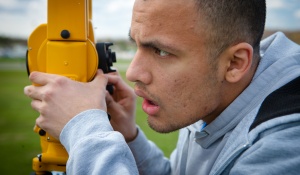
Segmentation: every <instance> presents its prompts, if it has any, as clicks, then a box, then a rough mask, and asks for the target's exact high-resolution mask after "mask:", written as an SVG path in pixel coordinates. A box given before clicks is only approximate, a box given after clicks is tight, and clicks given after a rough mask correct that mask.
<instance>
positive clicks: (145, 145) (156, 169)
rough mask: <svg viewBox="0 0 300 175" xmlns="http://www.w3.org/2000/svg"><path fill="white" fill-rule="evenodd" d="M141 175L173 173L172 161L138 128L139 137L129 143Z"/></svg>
mask: <svg viewBox="0 0 300 175" xmlns="http://www.w3.org/2000/svg"><path fill="white" fill-rule="evenodd" d="M128 145H129V147H130V149H131V151H132V153H133V156H134V158H135V161H136V163H137V166H138V170H139V173H140V174H143V175H147V174H149V175H153V174H160V175H168V174H170V173H171V166H170V161H169V160H168V159H167V158H165V157H164V154H163V152H162V151H161V150H160V149H159V148H158V147H157V146H156V145H155V144H154V143H153V142H151V141H150V140H148V139H147V138H146V136H145V134H144V133H143V131H142V130H141V129H140V128H138V135H137V137H136V138H135V140H133V141H132V142H130V143H128Z"/></svg>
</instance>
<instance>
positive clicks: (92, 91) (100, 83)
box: [24, 71, 107, 138]
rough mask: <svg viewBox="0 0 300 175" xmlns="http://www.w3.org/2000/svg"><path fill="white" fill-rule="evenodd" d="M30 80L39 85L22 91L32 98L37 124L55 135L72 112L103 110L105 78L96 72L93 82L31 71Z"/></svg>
mask: <svg viewBox="0 0 300 175" xmlns="http://www.w3.org/2000/svg"><path fill="white" fill-rule="evenodd" d="M29 79H30V81H31V82H32V83H33V84H38V86H34V85H31V86H26V87H25V88H24V93H25V95H27V96H28V97H30V98H31V99H32V102H31V106H32V108H33V109H35V110H36V111H38V112H39V113H40V116H39V117H38V118H37V119H36V124H37V126H39V127H40V128H42V129H43V130H45V131H47V132H48V133H49V134H50V135H52V136H53V137H55V138H59V135H60V133H61V131H62V129H63V127H64V126H65V125H66V124H67V122H68V121H69V120H71V119H72V118H73V117H74V116H75V115H77V114H79V113H80V112H83V111H85V110H88V109H101V110H104V111H106V103H105V94H106V89H105V87H106V84H107V78H106V77H105V76H104V74H103V73H102V72H101V71H98V72H97V75H96V77H95V78H94V80H93V81H92V82H89V83H82V82H76V81H73V80H71V79H69V78H66V77H63V76H60V75H54V74H47V73H41V72H32V73H31V74H30V76H29Z"/></svg>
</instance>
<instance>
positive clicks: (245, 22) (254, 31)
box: [196, 0, 266, 58]
mask: <svg viewBox="0 0 300 175" xmlns="http://www.w3.org/2000/svg"><path fill="white" fill-rule="evenodd" d="M196 2H197V8H198V10H199V14H200V15H201V16H200V17H201V18H203V19H204V23H205V28H207V30H205V31H207V35H208V37H209V39H208V40H209V41H207V43H208V47H210V48H209V49H210V54H211V55H214V56H215V57H216V56H218V55H219V54H220V53H222V52H223V51H224V50H225V49H226V48H228V47H229V46H230V45H233V44H237V43H239V42H247V43H249V44H250V45H252V47H253V49H254V57H257V58H260V55H259V47H260V40H261V38H262V35H263V32H264V28H265V21H266V0H196Z"/></svg>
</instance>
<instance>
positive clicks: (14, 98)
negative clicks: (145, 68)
mask: <svg viewBox="0 0 300 175" xmlns="http://www.w3.org/2000/svg"><path fill="white" fill-rule="evenodd" d="M121 64H122V66H123V67H124V64H128V61H120V63H118V64H115V65H116V67H118V66H120V67H121ZM23 66H24V67H23ZM119 70H120V73H121V75H122V76H123V77H124V75H125V71H124V70H122V69H121V68H120V69H119ZM28 84H30V82H29V81H28V78H27V73H26V71H25V61H24V59H15V60H8V59H0V157H1V161H0V162H1V163H0V171H1V173H0V174H3V175H28V174H30V172H32V169H31V166H32V158H33V157H35V156H36V155H37V154H38V153H40V145H39V136H38V135H37V134H36V133H34V132H33V130H32V129H33V126H34V124H35V119H36V117H37V116H38V113H37V112H35V111H34V110H32V109H31V107H30V99H28V98H27V97H26V96H25V95H24V94H23V88H24V86H26V85H28ZM137 124H138V125H139V126H140V127H141V128H142V129H143V131H144V132H145V134H146V135H147V137H148V138H149V139H150V140H152V141H154V142H155V143H156V144H157V145H158V146H159V147H160V148H161V149H162V150H163V152H164V154H165V156H167V157H169V155H170V153H171V152H172V150H173V149H174V148H175V146H176V141H177V135H178V133H177V132H175V133H171V134H158V133H156V132H154V131H152V130H151V129H150V128H149V127H148V125H147V120H146V115H145V114H144V112H143V111H142V109H141V99H138V102H137Z"/></svg>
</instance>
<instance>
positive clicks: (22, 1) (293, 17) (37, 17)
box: [0, 0, 300, 38]
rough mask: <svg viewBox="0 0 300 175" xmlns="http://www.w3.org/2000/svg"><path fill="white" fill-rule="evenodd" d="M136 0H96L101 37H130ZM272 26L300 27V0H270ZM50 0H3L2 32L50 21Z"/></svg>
mask: <svg viewBox="0 0 300 175" xmlns="http://www.w3.org/2000/svg"><path fill="white" fill-rule="evenodd" d="M133 3H134V0H93V15H94V16H93V25H94V27H95V28H96V29H95V35H96V37H97V38H127V35H128V29H129V26H130V20H131V12H132V6H133ZM267 6H268V15H267V24H266V27H267V28H268V29H285V30H300V0H267ZM46 18H47V0H0V35H6V36H12V37H22V38H27V37H28V36H29V35H30V33H31V32H32V31H33V30H34V29H35V28H36V27H37V26H38V25H39V24H41V23H46V22H47V21H46Z"/></svg>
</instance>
